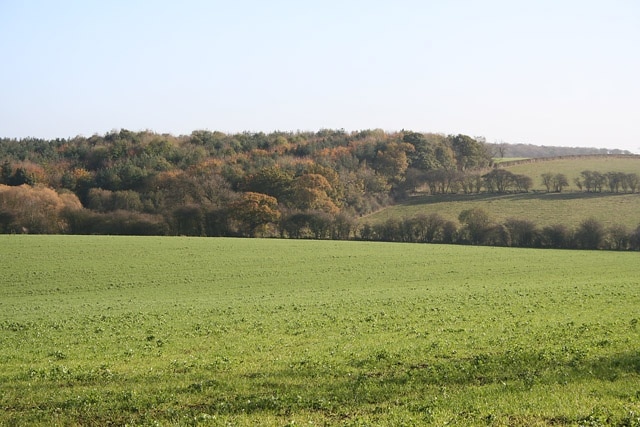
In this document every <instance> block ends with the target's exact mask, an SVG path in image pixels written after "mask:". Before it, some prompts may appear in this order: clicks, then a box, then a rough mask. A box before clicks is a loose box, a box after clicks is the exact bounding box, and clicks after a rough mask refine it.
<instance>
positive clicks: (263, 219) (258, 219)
mask: <svg viewBox="0 0 640 427" xmlns="http://www.w3.org/2000/svg"><path fill="white" fill-rule="evenodd" d="M230 214H231V217H232V218H233V219H235V220H236V221H237V222H238V223H239V226H240V229H241V230H242V231H243V234H244V235H246V236H250V237H255V236H257V235H259V234H260V233H263V232H265V231H266V229H267V226H268V225H269V224H273V223H275V222H277V221H278V219H279V218H280V211H279V210H278V200H277V199H276V198H275V197H271V196H269V195H266V194H261V193H253V192H250V191H248V192H245V193H242V194H241V196H240V198H239V199H238V200H236V201H234V202H232V203H231V205H230Z"/></svg>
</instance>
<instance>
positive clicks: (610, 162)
mask: <svg viewBox="0 0 640 427" xmlns="http://www.w3.org/2000/svg"><path fill="white" fill-rule="evenodd" d="M504 168H505V169H506V170H508V171H511V172H513V173H515V174H521V175H526V176H529V177H531V179H533V184H534V185H533V189H536V190H544V189H545V187H544V186H543V185H542V179H541V178H540V175H542V174H543V173H547V172H551V173H554V174H555V173H563V174H565V175H566V177H567V178H568V180H569V187H568V190H569V191H577V190H578V188H577V187H576V185H575V184H574V182H573V180H574V179H575V178H578V177H580V172H582V171H584V170H591V171H597V172H600V173H607V172H624V173H636V174H638V175H640V156H637V157H617V156H611V157H606V156H603V157H590V156H586V157H583V158H580V157H577V158H570V159H549V160H545V161H539V162H535V163H522V164H518V165H513V166H505V167H504Z"/></svg>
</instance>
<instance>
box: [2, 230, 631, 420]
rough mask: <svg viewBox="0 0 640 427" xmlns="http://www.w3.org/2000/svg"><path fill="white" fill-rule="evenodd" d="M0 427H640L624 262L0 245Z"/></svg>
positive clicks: (36, 241)
mask: <svg viewBox="0 0 640 427" xmlns="http://www.w3.org/2000/svg"><path fill="white" fill-rule="evenodd" d="M0 248H1V249H0V261H1V263H2V268H3V270H2V282H1V283H2V284H1V285H0V390H1V392H2V394H1V395H0V408H1V409H2V411H0V425H53V424H58V425H107V424H110V423H111V424H115V425H123V424H129V425H293V424H305V425H389V426H391V425H393V426H395V425H424V424H428V423H432V424H434V425H444V424H451V425H616V424H617V425H638V423H640V418H639V417H640V415H639V414H640V351H639V349H638V343H639V342H640V327H639V326H638V318H639V317H640V312H639V309H638V307H640V294H639V293H638V285H639V282H638V277H640V264H638V262H637V254H636V253H615V252H587V251H554V250H516V249H506V248H488V247H464V246H446V245H415V244H413V245H412V244H384V243H373V242H372V243H368V242H329V241H324V242H316V241H294V240H248V239H247V240H241V239H236V240H234V239H205V238H166V237H165V238H160V237H156V238H131V237H94V236H84V237H80V236H78V237H75V236H0Z"/></svg>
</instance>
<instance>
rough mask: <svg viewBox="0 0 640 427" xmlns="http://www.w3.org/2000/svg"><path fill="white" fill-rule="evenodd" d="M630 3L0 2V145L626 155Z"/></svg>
mask: <svg viewBox="0 0 640 427" xmlns="http://www.w3.org/2000/svg"><path fill="white" fill-rule="evenodd" d="M639 46H640V2H638V1H637V0H607V1H604V0H599V1H591V0H582V1H578V0H535V1H533V0H532V1H518V0H504V1H499V0H438V1H435V0H422V1H418V0H415V1H413V0H393V1H391V0H387V1H378V0H362V1H361V0H339V1H335V0H322V1H320V0H291V1H287V0H270V1H266V0H264V1H258V0H233V1H230V0H225V1H218V0H210V1H206V0H203V1H197V0H181V1H174V0H172V1H164V0H156V1H151V0H149V1H145V0H124V1H121V0H109V1H104V0H99V1H98V0H95V1H94V0H76V1H72V0H58V1H55V2H54V1H49V0H0V62H1V64H2V65H1V66H0V137H9V138H23V137H37V138H69V137H74V136H76V135H83V136H91V135H93V134H104V133H106V132H109V131H112V130H117V129H129V130H133V131H139V130H151V131H154V132H158V133H170V134H173V135H183V134H190V133H191V132H192V131H194V130H200V129H207V130H212V131H214V130H219V131H223V132H228V133H236V132H245V131H248V132H259V131H262V132H271V131H276V130H278V131H293V132H295V131H299V130H300V131H318V130H320V129H345V130H346V131H358V130H363V129H383V130H386V131H399V130H402V129H407V130H413V131H418V132H437V133H444V134H459V133H462V134H466V135H470V136H473V137H479V136H481V137H484V138H486V140H487V141H488V142H507V143H525V144H534V145H546V146H575V147H598V148H618V149H625V150H629V151H632V152H637V153H640V81H639V79H640V48H639Z"/></svg>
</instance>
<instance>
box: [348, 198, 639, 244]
mask: <svg viewBox="0 0 640 427" xmlns="http://www.w3.org/2000/svg"><path fill="white" fill-rule="evenodd" d="M458 221H459V222H458V223H456V222H454V221H451V220H446V219H445V218H443V217H442V216H441V215H439V214H437V213H432V214H429V215H425V214H418V215H415V216H413V217H410V218H404V219H399V218H390V219H388V220H386V221H384V222H381V223H377V224H373V225H371V224H364V225H363V226H362V227H361V228H360V230H359V234H358V238H360V239H362V240H374V241H385V242H410V243H447V244H454V243H455V244H465V245H485V246H507V247H522V248H550V249H591V250H594V249H608V250H634V251H637V250H640V225H639V226H638V227H636V228H635V229H632V230H630V229H628V228H627V227H625V226H622V225H613V226H611V227H609V228H607V227H605V226H604V225H603V224H602V223H601V222H600V221H598V220H596V219H594V218H587V219H585V220H583V221H582V222H581V223H580V224H579V225H578V226H576V227H574V228H569V227H567V226H566V225H564V224H552V225H547V226H544V227H539V226H537V225H536V224H535V223H534V222H533V221H530V220H528V219H520V218H509V219H507V220H506V221H504V222H503V223H498V222H495V221H493V220H492V219H491V217H490V215H489V214H488V213H487V212H486V211H485V210H484V209H482V208H473V209H467V210H464V211H462V212H461V213H460V215H459V216H458Z"/></svg>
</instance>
